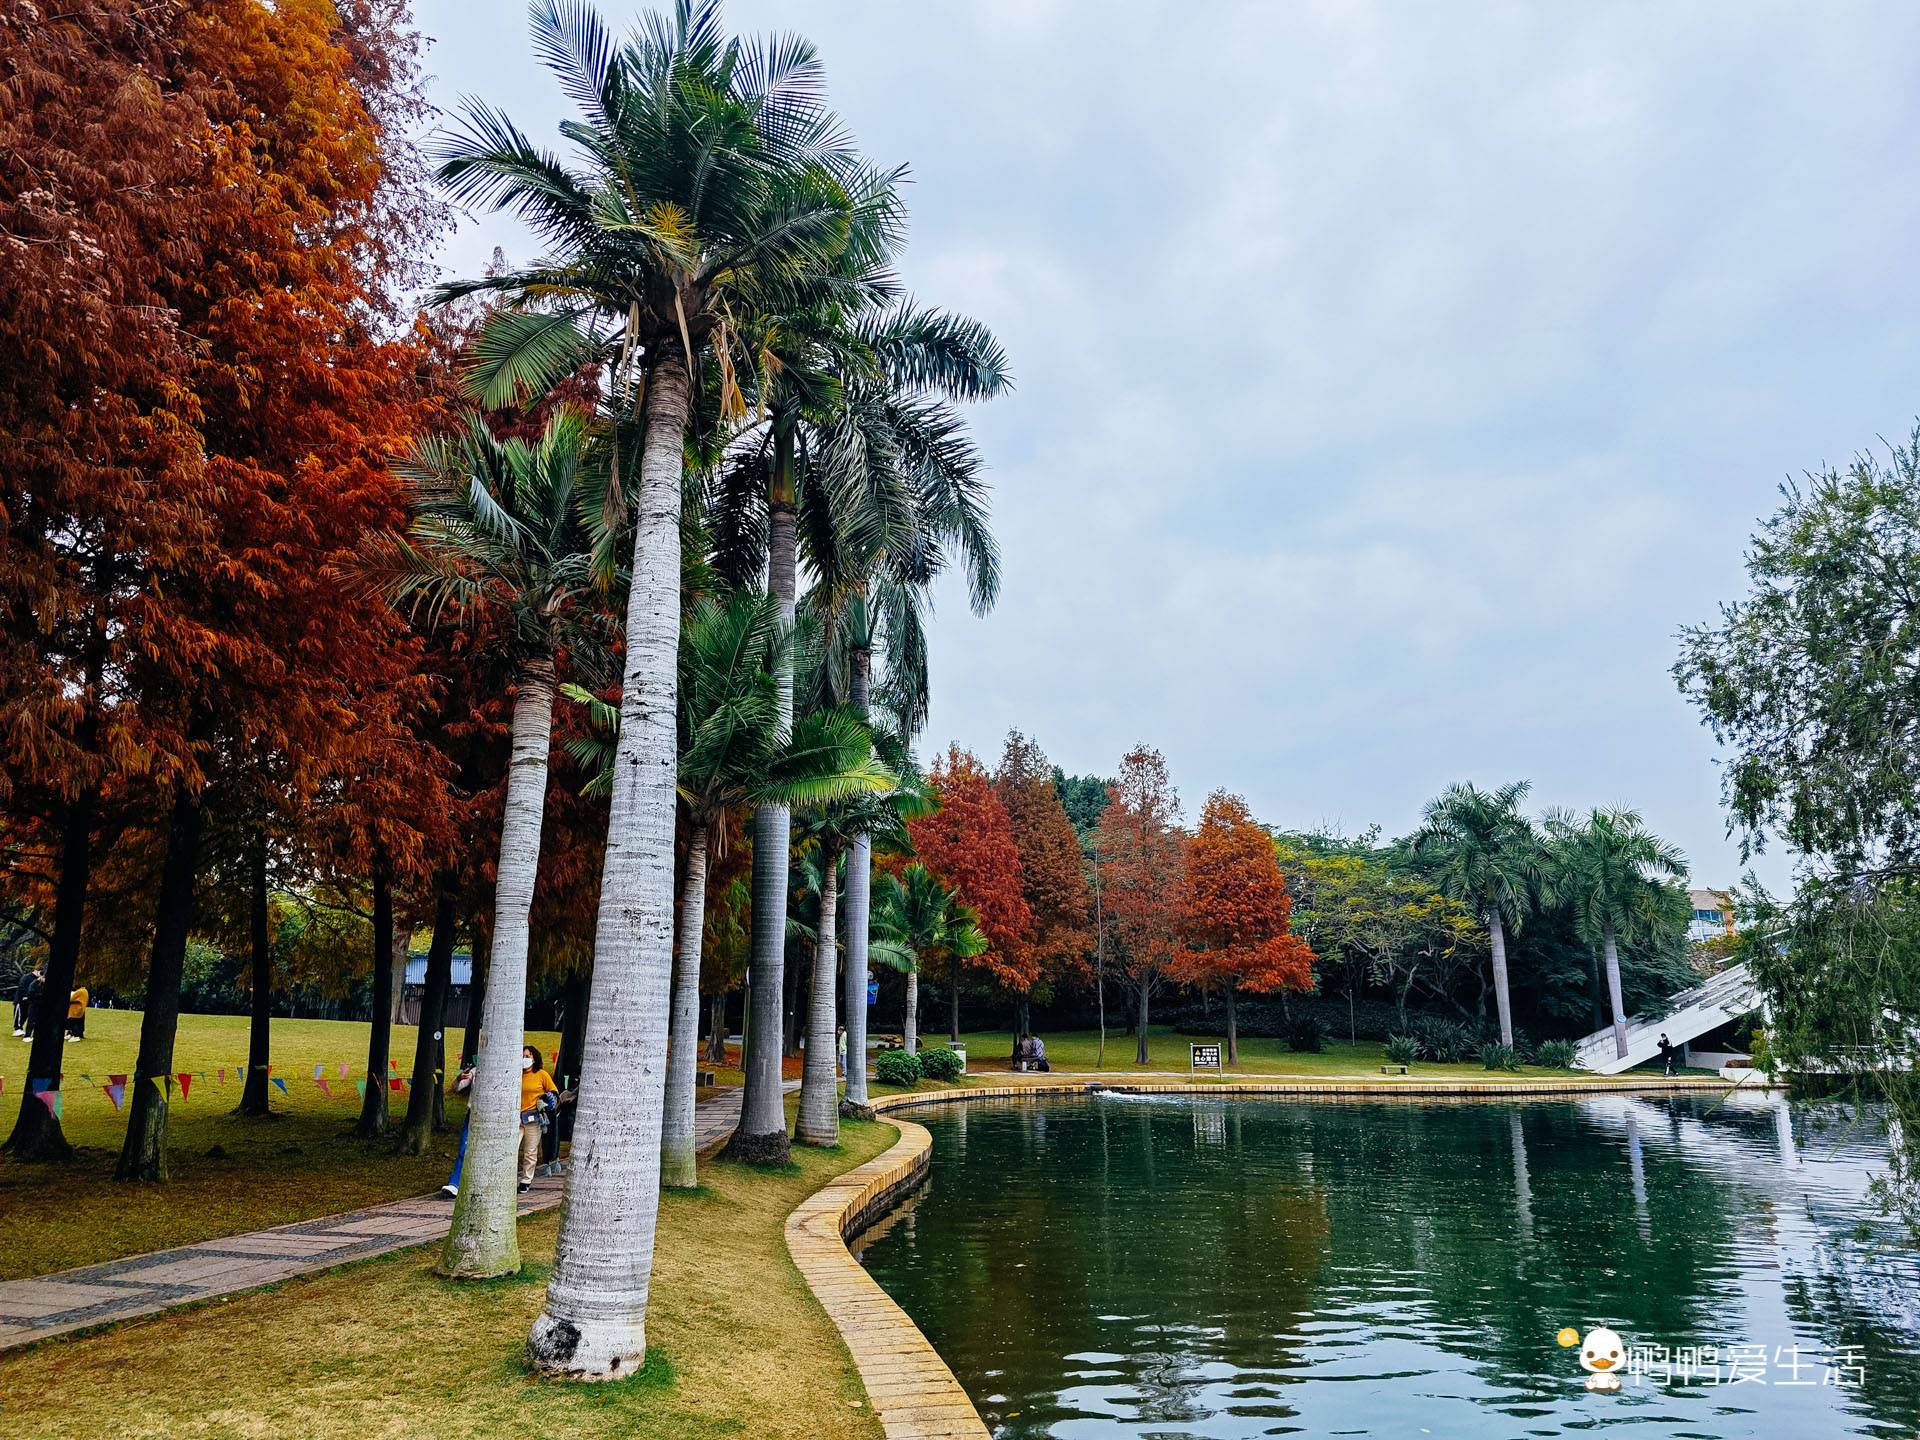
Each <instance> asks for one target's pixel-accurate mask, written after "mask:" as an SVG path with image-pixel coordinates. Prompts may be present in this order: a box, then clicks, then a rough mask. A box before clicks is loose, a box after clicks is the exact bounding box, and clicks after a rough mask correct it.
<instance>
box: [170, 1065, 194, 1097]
mask: <svg viewBox="0 0 1920 1440" xmlns="http://www.w3.org/2000/svg"><path fill="white" fill-rule="evenodd" d="M174 1078H175V1079H177V1080H178V1081H179V1082H180V1098H181V1099H182V1100H184V1099H186V1098H187V1095H188V1093H189V1092H191V1091H192V1089H193V1076H192V1075H191V1074H190V1073H189V1072H187V1071H185V1070H182V1071H181V1072H180V1073H179V1074H178V1075H177V1076H175V1077H174Z"/></svg>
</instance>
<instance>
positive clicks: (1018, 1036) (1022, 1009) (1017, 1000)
mask: <svg viewBox="0 0 1920 1440" xmlns="http://www.w3.org/2000/svg"><path fill="white" fill-rule="evenodd" d="M1027 1007H1028V997H1027V996H1025V995H1016V996H1014V997H1013V1053H1014V1055H1015V1056H1018V1055H1019V1053H1020V1042H1021V1041H1022V1040H1024V1039H1026V1038H1027V1036H1029V1035H1031V1034H1032V1033H1033V1030H1032V1028H1031V1025H1030V1023H1029V1021H1028V1015H1027Z"/></svg>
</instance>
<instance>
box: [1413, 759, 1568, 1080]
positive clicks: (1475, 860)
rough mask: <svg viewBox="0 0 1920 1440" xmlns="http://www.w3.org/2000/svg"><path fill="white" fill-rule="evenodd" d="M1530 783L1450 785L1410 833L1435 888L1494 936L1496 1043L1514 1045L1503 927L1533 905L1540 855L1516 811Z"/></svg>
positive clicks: (1514, 925)
mask: <svg viewBox="0 0 1920 1440" xmlns="http://www.w3.org/2000/svg"><path fill="white" fill-rule="evenodd" d="M1530 789H1532V786H1531V785H1530V784H1529V783H1528V782H1527V781H1525V780H1516V781H1514V782H1513V783H1512V784H1510V785H1502V786H1500V788H1499V789H1497V790H1481V789H1479V788H1477V787H1476V786H1474V785H1472V784H1460V785H1449V786H1448V787H1447V788H1446V790H1445V791H1444V792H1443V793H1442V794H1441V795H1440V796H1439V797H1438V798H1437V799H1435V800H1431V801H1429V802H1428V804H1427V810H1426V814H1425V816H1424V817H1423V820H1422V823H1421V826H1420V828H1419V829H1418V830H1417V831H1415V832H1414V835H1413V842H1412V848H1413V852H1414V854H1415V856H1417V857H1418V858H1419V859H1421V860H1423V861H1425V862H1426V864H1427V865H1428V866H1429V867H1430V868H1429V870H1428V872H1427V875H1428V878H1429V879H1430V880H1432V881H1433V883H1434V884H1435V885H1436V886H1437V887H1438V888H1439V889H1440V891H1441V892H1442V893H1443V894H1445V895H1447V896H1449V897H1450V898H1452V899H1454V900H1458V901H1459V902H1460V903H1461V904H1462V905H1465V906H1466V907H1467V908H1468V909H1470V910H1472V911H1473V912H1474V913H1475V914H1477V915H1478V916H1479V917H1480V919H1481V921H1482V922H1483V923H1484V924H1485V925H1486V927H1487V933H1488V935H1489V936H1490V937H1491V938H1492V941H1493V998H1494V1001H1495V1003H1496V1004H1497V1005H1498V1007H1499V1010H1500V1041H1501V1043H1502V1044H1505V1045H1511V1044H1513V1002H1512V1000H1511V999H1510V998H1509V996H1508V991H1507V929H1508V927H1512V928H1513V929H1514V930H1518V929H1519V928H1520V925H1521V923H1522V922H1523V921H1524V920H1525V919H1526V917H1527V914H1528V912H1529V911H1531V910H1532V909H1533V900H1534V895H1535V892H1536V891H1537V890H1538V889H1539V887H1540V880H1541V873H1540V867H1541V861H1542V859H1543V858H1544V857H1543V853H1542V850H1541V847H1540V837H1539V835H1538V834H1537V833H1535V831H1534V828H1533V822H1532V821H1530V820H1528V819H1527V817H1526V816H1524V815H1522V814H1521V813H1520V802H1521V801H1522V800H1523V799H1525V798H1526V795H1527V792H1528V791H1529V790H1530Z"/></svg>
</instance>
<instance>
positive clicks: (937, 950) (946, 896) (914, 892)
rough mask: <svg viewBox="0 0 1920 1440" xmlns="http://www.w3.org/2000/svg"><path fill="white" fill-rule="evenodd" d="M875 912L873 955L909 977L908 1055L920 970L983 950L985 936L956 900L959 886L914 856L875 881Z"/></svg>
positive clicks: (916, 1037)
mask: <svg viewBox="0 0 1920 1440" xmlns="http://www.w3.org/2000/svg"><path fill="white" fill-rule="evenodd" d="M873 916H874V935H873V946H872V955H873V958H874V959H875V960H876V961H878V962H879V963H880V964H882V965H886V966H888V967H889V968H890V969H894V970H898V971H901V972H902V973H903V974H905V975H906V977H907V1009H906V1024H905V1034H904V1036H903V1039H904V1042H905V1045H906V1050H907V1053H908V1054H909V1055H911V1054H913V1053H915V1052H916V1051H917V1050H918V1049H919V1048H920V973H921V971H922V970H923V969H924V968H925V967H926V966H927V965H929V964H932V963H934V962H936V961H947V962H952V961H955V960H967V959H971V958H972V957H973V956H975V955H981V954H984V953H986V949H987V937H986V936H985V935H984V934H982V933H981V930H980V917H979V916H978V915H977V914H975V913H974V911H973V910H972V909H971V908H969V907H968V906H966V905H963V904H961V903H960V892H959V891H957V890H955V889H953V888H952V887H951V886H949V885H948V884H947V883H946V882H945V881H943V880H941V879H940V877H939V876H937V875H935V874H934V873H933V872H932V871H931V870H929V869H927V867H926V866H924V865H921V864H919V863H917V862H916V863H915V864H912V865H909V866H907V867H906V869H904V870H902V871H901V872H900V874H899V875H898V876H897V877H896V876H893V875H882V876H881V877H880V878H879V880H877V881H876V882H875V884H874V905H873Z"/></svg>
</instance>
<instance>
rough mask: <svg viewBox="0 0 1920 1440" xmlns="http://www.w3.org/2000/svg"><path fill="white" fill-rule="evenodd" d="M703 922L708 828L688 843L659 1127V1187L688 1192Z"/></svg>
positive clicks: (695, 1177) (695, 1176) (697, 830)
mask: <svg viewBox="0 0 1920 1440" xmlns="http://www.w3.org/2000/svg"><path fill="white" fill-rule="evenodd" d="M706 921H707V827H706V826H705V825H695V826H694V827H693V835H692V836H691V837H690V838H689V839H688V841H687V879H686V884H685V886H684V887H683V888H682V889H681V891H680V958H679V960H678V961H676V962H675V968H674V977H673V1013H672V1015H671V1017H670V1018H669V1021H668V1036H667V1100H666V1107H667V1108H666V1114H665V1116H664V1117H663V1118H662V1120H661V1124H660V1183H661V1185H663V1186H666V1187H668V1188H671V1189H676V1190H685V1189H690V1188H692V1187H693V1186H695V1185H698V1184H699V1183H700V1175H699V1171H698V1167H697V1166H696V1164H695V1162H694V1156H693V1152H694V1138H693V1135H694V1114H693V1110H694V1082H695V1080H696V1079H697V1078H698V1071H699V1065H700V1055H699V1044H700V1036H699V1031H700V942H701V939H702V936H703V932H704V931H705V929H706Z"/></svg>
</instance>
